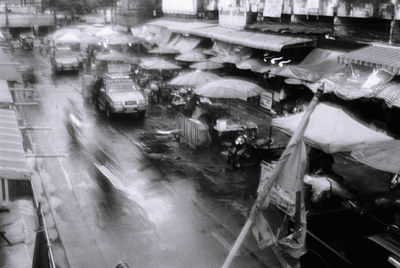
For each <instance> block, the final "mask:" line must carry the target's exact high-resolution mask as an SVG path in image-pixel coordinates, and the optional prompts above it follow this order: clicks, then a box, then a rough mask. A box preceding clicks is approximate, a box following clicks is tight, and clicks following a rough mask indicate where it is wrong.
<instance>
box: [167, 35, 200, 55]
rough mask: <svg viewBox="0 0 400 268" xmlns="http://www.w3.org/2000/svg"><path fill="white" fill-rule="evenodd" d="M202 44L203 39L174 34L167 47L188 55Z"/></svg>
mask: <svg viewBox="0 0 400 268" xmlns="http://www.w3.org/2000/svg"><path fill="white" fill-rule="evenodd" d="M200 42H201V39H200V38H198V37H194V36H183V35H181V34H174V35H173V36H172V38H171V40H169V42H168V44H167V46H168V47H171V48H173V49H176V50H178V51H179V52H180V53H186V52H189V51H191V50H193V49H195V48H196V47H197V46H198V45H199V44H200Z"/></svg>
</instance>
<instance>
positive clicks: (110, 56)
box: [96, 51, 139, 64]
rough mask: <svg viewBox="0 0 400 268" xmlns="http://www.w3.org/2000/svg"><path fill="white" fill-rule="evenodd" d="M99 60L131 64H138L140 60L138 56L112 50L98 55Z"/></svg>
mask: <svg viewBox="0 0 400 268" xmlns="http://www.w3.org/2000/svg"><path fill="white" fill-rule="evenodd" d="M96 59H97V60H101V61H120V62H125V63H129V64H138V63H139V60H138V59H137V58H134V57H131V56H127V55H124V54H121V53H118V52H115V51H111V52H110V53H101V54H98V55H97V56H96Z"/></svg>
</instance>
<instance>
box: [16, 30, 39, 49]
mask: <svg viewBox="0 0 400 268" xmlns="http://www.w3.org/2000/svg"><path fill="white" fill-rule="evenodd" d="M34 41H35V36H34V35H33V34H31V33H23V34H20V35H19V45H20V47H21V48H22V49H24V50H32V49H33V47H34Z"/></svg>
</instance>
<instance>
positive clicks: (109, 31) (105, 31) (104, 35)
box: [96, 26, 119, 38]
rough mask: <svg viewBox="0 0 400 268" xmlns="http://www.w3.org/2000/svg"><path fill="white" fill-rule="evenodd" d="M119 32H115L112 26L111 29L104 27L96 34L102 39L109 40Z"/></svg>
mask: <svg viewBox="0 0 400 268" xmlns="http://www.w3.org/2000/svg"><path fill="white" fill-rule="evenodd" d="M118 33H119V32H116V31H114V30H113V29H112V28H111V27H110V26H109V27H104V28H103V29H101V30H100V31H98V32H97V33H96V36H98V37H102V38H107V37H109V36H111V35H114V34H118Z"/></svg>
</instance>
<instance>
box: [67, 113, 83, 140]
mask: <svg viewBox="0 0 400 268" xmlns="http://www.w3.org/2000/svg"><path fill="white" fill-rule="evenodd" d="M66 116H67V118H66V122H65V126H66V128H67V131H68V133H69V135H71V137H72V138H74V139H79V138H80V137H81V135H82V126H83V123H82V121H81V119H80V118H79V117H78V116H77V115H76V114H74V113H72V112H68V113H67V115H66Z"/></svg>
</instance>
